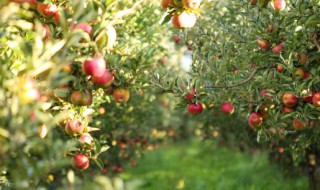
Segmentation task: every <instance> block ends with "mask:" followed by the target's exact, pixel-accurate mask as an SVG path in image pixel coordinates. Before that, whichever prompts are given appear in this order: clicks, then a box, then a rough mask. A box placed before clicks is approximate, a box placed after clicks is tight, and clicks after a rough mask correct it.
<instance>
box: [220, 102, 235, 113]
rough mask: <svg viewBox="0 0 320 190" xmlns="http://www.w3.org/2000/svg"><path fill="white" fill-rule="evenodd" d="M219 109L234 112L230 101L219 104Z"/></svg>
mask: <svg viewBox="0 0 320 190" xmlns="http://www.w3.org/2000/svg"><path fill="white" fill-rule="evenodd" d="M221 111H222V112H223V113H225V114H232V113H233V112H234V107H233V105H232V103H231V102H223V103H222V104H221Z"/></svg>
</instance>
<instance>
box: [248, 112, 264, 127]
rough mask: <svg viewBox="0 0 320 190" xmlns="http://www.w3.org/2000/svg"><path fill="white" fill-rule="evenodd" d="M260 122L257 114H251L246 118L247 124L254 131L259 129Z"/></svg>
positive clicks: (260, 119)
mask: <svg viewBox="0 0 320 190" xmlns="http://www.w3.org/2000/svg"><path fill="white" fill-rule="evenodd" d="M262 121H263V118H262V116H261V115H260V114H259V113H257V112H253V113H251V114H250V115H249V117H248V123H249V125H250V127H252V128H254V129H258V128H260V126H261V124H262Z"/></svg>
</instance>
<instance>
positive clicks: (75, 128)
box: [65, 120, 84, 136]
mask: <svg viewBox="0 0 320 190" xmlns="http://www.w3.org/2000/svg"><path fill="white" fill-rule="evenodd" d="M65 131H66V133H67V134H68V135H71V136H77V135H80V134H82V133H83V131H84V126H83V125H82V123H81V121H79V120H71V121H69V122H68V123H67V125H66V127H65Z"/></svg>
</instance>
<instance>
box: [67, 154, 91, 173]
mask: <svg viewBox="0 0 320 190" xmlns="http://www.w3.org/2000/svg"><path fill="white" fill-rule="evenodd" d="M71 160H72V166H73V167H74V168H76V169H80V170H85V169H87V168H88V167H89V158H88V157H87V156H86V155H84V154H76V155H74V156H73V157H72V159H71Z"/></svg>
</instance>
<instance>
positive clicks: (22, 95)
mask: <svg viewBox="0 0 320 190" xmlns="http://www.w3.org/2000/svg"><path fill="white" fill-rule="evenodd" d="M18 86H19V93H18V96H19V100H20V102H21V103H22V104H28V103H31V102H33V101H36V100H40V91H39V89H38V87H37V85H36V82H35V81H34V80H33V79H31V78H21V79H20V80H19V84H18Z"/></svg>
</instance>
